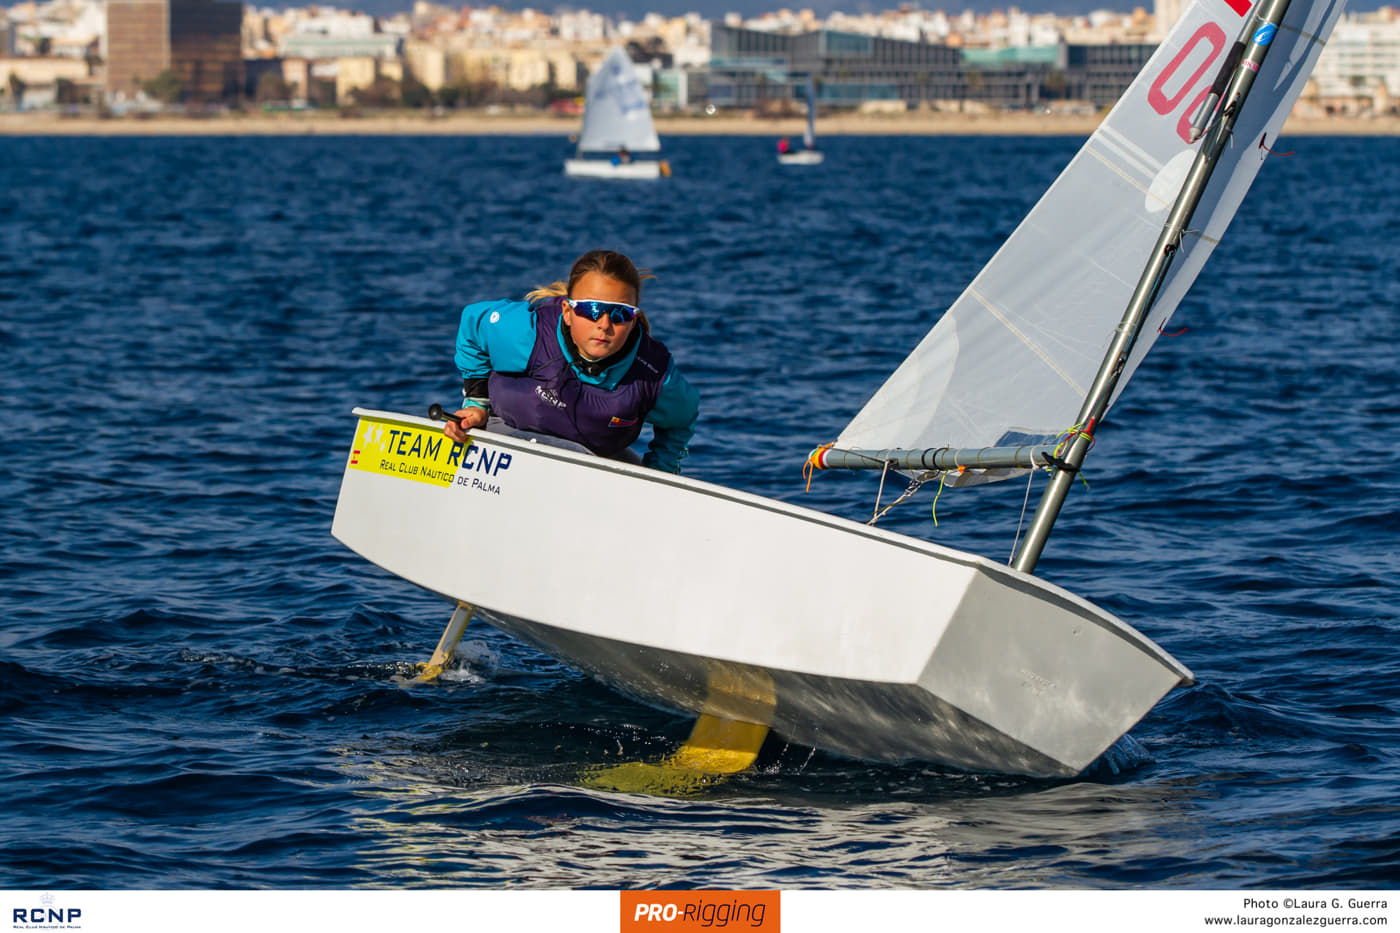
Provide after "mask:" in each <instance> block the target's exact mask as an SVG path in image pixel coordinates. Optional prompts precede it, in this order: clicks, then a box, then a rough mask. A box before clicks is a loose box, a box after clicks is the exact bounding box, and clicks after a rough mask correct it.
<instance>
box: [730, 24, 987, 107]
mask: <svg viewBox="0 0 1400 933" xmlns="http://www.w3.org/2000/svg"><path fill="white" fill-rule="evenodd" d="M961 70H962V58H961V56H960V54H959V53H958V50H957V49H954V48H949V47H948V46H945V45H934V44H932V43H928V42H908V41H903V40H899V39H889V38H885V37H883V36H871V35H862V34H858V33H846V32H836V31H833V30H829V29H821V30H816V31H814V32H807V33H800V34H797V35H793V34H787V33H779V32H767V31H764V30H757V29H748V28H745V27H742V26H732V25H727V24H724V23H719V22H715V23H711V24H710V75H709V90H708V95H709V102H710V103H711V104H713V105H715V106H716V107H726V108H739V109H745V110H748V109H759V110H763V109H765V108H771V107H774V106H775V104H779V103H780V104H784V105H785V104H786V103H788V102H791V101H793V100H794V99H796V98H797V97H799V96H800V95H801V94H802V93H803V88H804V87H805V85H806V81H807V77H808V75H810V76H812V78H813V79H814V80H815V84H816V86H817V99H818V101H819V102H820V103H821V104H823V105H826V106H833V107H845V108H856V107H859V106H861V105H862V104H865V103H867V102H875V101H886V102H900V101H902V102H906V103H907V102H910V101H921V100H922V101H932V100H936V99H939V98H953V97H956V96H957V95H958V90H959V86H960V81H961ZM773 112H775V113H776V112H781V110H776V109H775V110H774V111H773Z"/></svg>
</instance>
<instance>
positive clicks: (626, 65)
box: [578, 48, 661, 154]
mask: <svg viewBox="0 0 1400 933" xmlns="http://www.w3.org/2000/svg"><path fill="white" fill-rule="evenodd" d="M622 148H626V149H627V150H628V151H630V152H658V151H659V150H660V149H661V141H660V140H659V139H657V136H656V126H655V125H654V124H653V123H652V120H651V104H650V103H648V101H647V95H646V92H645V91H644V90H643V89H642V82H641V81H639V80H637V69H636V68H635V67H634V66H633V65H632V60H631V59H630V58H628V57H627V53H626V52H624V51H623V50H622V49H621V48H615V49H613V50H612V51H611V52H609V53H608V54H607V56H606V57H605V58H604V59H603V63H602V65H600V66H599V67H598V70H597V71H595V72H593V74H591V75H589V77H588V93H587V96H586V97H585V99H584V109H583V132H582V133H580V134H579V139H578V151H579V153H580V154H582V153H585V152H617V151H618V150H619V149H622Z"/></svg>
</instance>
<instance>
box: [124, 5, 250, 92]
mask: <svg viewBox="0 0 1400 933" xmlns="http://www.w3.org/2000/svg"><path fill="white" fill-rule="evenodd" d="M242 25H243V6H242V4H241V3H238V2H235V0H107V28H106V47H105V49H104V54H103V58H104V59H105V60H106V63H107V79H106V90H107V96H108V99H109V100H111V101H113V102H118V103H120V102H124V101H129V100H134V99H136V98H138V97H140V96H142V95H143V94H144V91H145V90H146V89H147V88H148V87H149V86H150V82H153V81H155V80H156V79H158V78H160V77H161V76H162V75H168V76H170V77H171V78H173V79H174V82H176V83H172V84H170V85H168V86H169V87H171V88H173V92H175V93H178V96H179V98H180V99H181V100H183V101H185V102H187V103H206V102H213V101H220V100H232V99H236V98H238V97H239V96H240V95H241V94H242V93H243V53H242Z"/></svg>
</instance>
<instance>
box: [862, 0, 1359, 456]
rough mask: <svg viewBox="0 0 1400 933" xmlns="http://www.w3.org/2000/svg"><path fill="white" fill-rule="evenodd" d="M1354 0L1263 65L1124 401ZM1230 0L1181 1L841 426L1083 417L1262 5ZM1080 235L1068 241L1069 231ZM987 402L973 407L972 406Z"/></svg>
mask: <svg viewBox="0 0 1400 933" xmlns="http://www.w3.org/2000/svg"><path fill="white" fill-rule="evenodd" d="M1341 9H1342V3H1341V2H1336V3H1331V4H1328V3H1322V4H1317V5H1307V4H1297V5H1296V9H1290V10H1288V12H1287V13H1286V19H1285V22H1284V28H1282V29H1280V30H1279V31H1278V33H1277V35H1276V36H1274V37H1273V38H1272V42H1273V46H1274V47H1273V49H1272V50H1271V51H1270V53H1269V55H1268V57H1267V58H1265V59H1264V61H1263V63H1262V65H1261V71H1260V72H1259V74H1258V80H1257V82H1256V86H1255V88H1254V92H1253V93H1252V94H1251V95H1250V97H1249V98H1248V99H1247V100H1246V101H1245V103H1244V106H1243V107H1242V108H1241V112H1240V113H1239V114H1238V115H1237V117H1236V118H1235V122H1234V134H1235V135H1234V137H1233V139H1232V141H1231V143H1230V145H1229V146H1228V147H1227V148H1226V150H1225V152H1224V153H1223V154H1222V156H1221V157H1220V160H1219V164H1218V169H1217V171H1216V172H1215V173H1214V175H1212V176H1211V178H1210V181H1209V184H1208V185H1207V187H1206V189H1205V191H1204V193H1203V195H1202V197H1201V199H1200V202H1199V206H1198V208H1197V210H1196V213H1195V216H1194V220H1193V223H1192V225H1191V229H1190V230H1188V231H1185V234H1186V235H1185V236H1184V237H1183V238H1182V240H1181V242H1180V244H1179V249H1178V250H1177V254H1176V256H1175V261H1174V262H1173V263H1172V265H1171V267H1170V268H1169V270H1168V271H1167V272H1166V274H1165V275H1164V276H1163V277H1162V279H1161V281H1160V283H1159V286H1158V288H1157V292H1156V294H1155V297H1154V301H1153V303H1152V305H1151V306H1150V308H1149V309H1148V312H1147V314H1146V319H1145V321H1144V322H1143V326H1142V328H1141V336H1140V337H1139V338H1138V339H1137V340H1136V342H1135V343H1134V344H1133V345H1132V346H1131V350H1130V352H1129V353H1128V354H1127V356H1126V359H1125V360H1124V363H1123V371H1122V376H1121V378H1120V379H1119V380H1118V381H1117V382H1116V384H1115V386H1114V387H1113V393H1112V394H1113V399H1111V400H1110V404H1111V403H1112V401H1113V400H1116V398H1117V397H1118V395H1119V394H1120V393H1121V392H1122V390H1123V388H1124V387H1125V386H1126V384H1127V382H1128V380H1129V378H1131V376H1132V374H1133V372H1134V371H1135V370H1136V368H1137V366H1138V365H1139V364H1140V363H1141V361H1142V359H1143V357H1144V356H1145V355H1146V353H1147V352H1148V350H1149V349H1150V348H1151V346H1152V344H1153V342H1154V341H1155V339H1156V337H1157V336H1158V333H1159V331H1160V328H1161V327H1162V325H1163V324H1164V323H1165V322H1166V320H1167V319H1168V318H1169V317H1170V316H1171V314H1172V313H1173V311H1174V310H1175V309H1176V307H1177V305H1178V304H1179V303H1180V301H1181V299H1182V297H1183V296H1184V295H1185V293H1186V291H1187V289H1188V288H1189V287H1190V285H1191V284H1192V282H1193V281H1194V280H1195V278H1196V275H1197V274H1198V272H1199V271H1200V269H1201V267H1202V266H1203V265H1204V263H1205V261H1206V259H1207V258H1208V257H1209V255H1210V253H1211V251H1212V249H1213V248H1214V246H1215V245H1216V244H1217V243H1218V242H1219V240H1220V238H1221V235H1222V234H1223V233H1224V231H1225V228H1226V227H1227V226H1228V224H1229V222H1230V220H1231V218H1232V217H1233V216H1234V213H1235V211H1236V209H1237V208H1238V206H1239V204H1240V203H1241V201H1242V200H1243V198H1244V196H1245V193H1246V192H1247V191H1248V188H1249V186H1250V184H1251V183H1252V181H1253V179H1254V177H1255V175H1256V174H1257V173H1258V171H1259V168H1260V166H1261V164H1262V163H1263V161H1264V159H1265V158H1267V156H1268V154H1269V151H1268V149H1267V147H1266V145H1264V144H1265V141H1266V140H1268V139H1274V138H1276V137H1277V135H1278V132H1279V130H1280V129H1281V127H1282V125H1283V123H1284V120H1285V119H1286V118H1287V115H1288V111H1289V109H1290V108H1291V106H1292V103H1293V101H1294V100H1296V99H1297V97H1298V95H1299V93H1301V91H1302V87H1303V84H1304V82H1305V81H1306V80H1307V78H1308V75H1309V74H1310V73H1311V71H1312V67H1313V64H1314V63H1315V61H1316V58H1317V55H1318V53H1319V52H1320V50H1321V41H1322V40H1323V39H1325V37H1326V36H1327V34H1328V33H1329V32H1330V30H1331V28H1332V25H1333V24H1334V23H1335V21H1336V19H1337V17H1338V16H1339V15H1340V13H1341ZM1253 16H1254V13H1253V11H1252V10H1251V9H1245V10H1244V11H1243V12H1241V11H1240V10H1239V9H1237V8H1236V7H1235V6H1231V4H1230V3H1228V2H1226V0H1200V2H1198V3H1196V4H1195V5H1194V6H1192V7H1191V8H1190V9H1189V10H1188V11H1187V12H1186V14H1185V15H1183V16H1182V18H1181V20H1180V21H1179V22H1178V24H1177V26H1176V27H1175V28H1174V29H1173V30H1172V32H1171V34H1170V35H1169V36H1168V37H1167V39H1166V40H1165V41H1164V42H1163V43H1162V45H1161V46H1159V48H1158V50H1157V52H1156V53H1155V54H1154V55H1153V56H1152V58H1151V59H1150V60H1149V61H1148V63H1147V64H1146V65H1145V66H1144V68H1143V71H1142V73H1140V74H1139V76H1138V77H1137V79H1135V80H1134V81H1133V83H1132V85H1131V86H1130V87H1129V88H1128V90H1127V91H1126V92H1125V93H1124V95H1123V97H1122V98H1121V99H1120V100H1119V102H1118V104H1117V105H1116V106H1115V107H1114V108H1113V110H1112V111H1111V112H1110V113H1109V114H1108V116H1107V117H1106V118H1105V119H1104V121H1103V123H1102V124H1101V125H1100V127H1099V128H1098V129H1097V130H1096V131H1095V132H1094V133H1093V134H1092V135H1091V137H1090V138H1089V139H1088V140H1087V141H1086V143H1085V145H1084V146H1083V147H1082V148H1081V149H1080V151H1079V153H1078V154H1077V155H1076V156H1075V157H1074V159H1072V160H1071V162H1070V163H1069V165H1068V166H1067V167H1066V168H1065V170H1064V171H1063V172H1062V173H1061V174H1060V176H1059V177H1058V178H1057V179H1056V180H1055V182H1054V183H1053V184H1052V185H1051V186H1050V189H1049V190H1048V191H1047V192H1046V194H1045V195H1044V197H1042V198H1041V200H1040V201H1039V202H1038V203H1037V204H1036V205H1035V207H1034V208H1032V210H1031V212H1030V213H1029V214H1028V215H1027V217H1026V219H1025V220H1024V221H1023V222H1022V223H1021V225H1020V226H1018V227H1017V228H1016V230H1015V231H1013V232H1012V234H1011V236H1010V237H1008V238H1007V240H1006V242H1005V243H1003V244H1002V246H1001V248H1000V249H998V250H997V252H996V254H995V255H994V256H993V257H992V258H991V260H990V261H989V262H988V264H987V265H986V267H984V268H983V270H982V271H981V273H979V274H978V276H977V277H976V278H975V279H974V280H973V282H972V283H971V284H970V285H969V286H968V288H967V290H966V291H964V292H963V294H962V295H961V296H960V297H959V298H958V299H957V300H956V301H955V302H954V303H953V304H952V306H951V307H949V309H948V310H947V311H946V312H945V313H944V314H943V315H942V317H941V318H940V319H939V320H938V321H937V323H936V324H935V325H934V327H933V329H932V330H931V331H930V332H929V333H928V335H927V336H926V337H925V338H924V340H923V341H921V342H920V344H919V346H918V347H917V348H915V350H914V351H913V352H912V353H911V354H910V355H909V357H908V358H906V360H905V361H904V362H903V363H902V364H901V365H900V366H899V367H898V368H897V369H896V370H895V372H894V373H893V374H892V375H891V376H890V377H889V379H888V380H887V381H886V382H885V384H884V385H883V386H882V387H881V388H880V389H879V390H878V391H877V392H876V393H875V395H874V396H873V397H872V398H871V399H870V400H869V402H867V403H866V405H865V406H864V407H863V408H862V409H861V411H860V412H859V413H857V415H856V416H855V418H854V419H852V421H851V422H850V424H848V425H847V426H846V428H845V429H844V430H843V431H842V432H841V434H840V436H839V437H838V438H837V440H836V442H835V445H836V447H838V448H841V449H848V450H878V449H920V448H941V447H954V448H980V447H993V446H997V445H998V444H1000V443H1001V439H1002V438H1004V437H1005V436H1007V435H1009V434H1016V433H1020V434H1026V433H1029V434H1032V435H1054V434H1055V433H1056V432H1058V431H1060V430H1063V428H1064V426H1066V425H1069V424H1073V423H1075V422H1076V421H1077V420H1078V418H1079V412H1080V410H1081V408H1082V406H1083V404H1084V402H1085V399H1086V396H1087V392H1088V391H1089V390H1088V389H1086V388H1085V387H1088V386H1092V385H1093V384H1094V383H1095V380H1096V379H1097V373H1098V370H1099V366H1100V364H1101V363H1102V361H1103V353H1104V351H1105V350H1106V349H1107V348H1108V347H1109V346H1110V344H1111V343H1113V341H1114V339H1115V329H1116V328H1117V326H1118V324H1119V322H1120V319H1121V318H1122V315H1123V312H1124V309H1125V308H1126V307H1128V306H1129V303H1130V301H1131V300H1132V299H1133V295H1134V291H1135V289H1136V287H1137V282H1138V279H1139V277H1140V275H1141V273H1142V270H1143V269H1144V268H1145V267H1146V266H1147V264H1148V263H1149V262H1150V261H1151V260H1152V257H1153V255H1154V253H1153V250H1154V248H1155V247H1154V244H1155V243H1156V240H1157V238H1158V236H1159V235H1160V233H1161V231H1162V227H1163V223H1164V221H1165V220H1166V218H1167V215H1168V213H1169V212H1170V211H1171V209H1172V205H1173V204H1174V203H1175V201H1176V199H1177V196H1178V193H1179V192H1180V191H1181V190H1182V188H1183V185H1184V184H1185V183H1186V180H1187V172H1188V170H1189V169H1190V167H1191V165H1192V164H1193V163H1194V160H1195V157H1196V152H1197V150H1198V149H1199V147H1200V143H1199V141H1197V142H1194V143H1192V142H1188V139H1191V138H1192V137H1191V136H1190V132H1191V128H1192V124H1193V119H1194V118H1195V117H1197V111H1198V110H1200V109H1201V108H1202V102H1203V101H1206V97H1207V92H1208V91H1209V90H1210V89H1211V86H1212V81H1213V80H1214V79H1215V77H1216V74H1217V73H1218V72H1219V71H1220V70H1221V63H1222V62H1224V61H1225V60H1226V56H1227V55H1228V53H1229V48H1230V46H1231V43H1232V41H1233V37H1234V36H1236V35H1239V34H1240V33H1241V31H1242V30H1243V29H1244V27H1245V26H1246V24H1247V22H1248V21H1249V19H1250V18H1252V17H1253ZM1067 244H1068V246H1067ZM972 411H976V412H977V414H976V415H975V417H974V418H972V419H969V418H968V417H967V415H968V413H969V412H972Z"/></svg>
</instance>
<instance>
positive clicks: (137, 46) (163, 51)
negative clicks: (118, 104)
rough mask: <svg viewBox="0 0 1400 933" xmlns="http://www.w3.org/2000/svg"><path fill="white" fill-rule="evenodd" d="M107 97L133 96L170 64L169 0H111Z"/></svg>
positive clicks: (106, 56) (108, 24)
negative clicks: (143, 84)
mask: <svg viewBox="0 0 1400 933" xmlns="http://www.w3.org/2000/svg"><path fill="white" fill-rule="evenodd" d="M103 58H105V59H106V60H107V97H108V98H109V99H111V100H129V99H130V98H132V97H134V96H136V93H137V91H139V90H141V84H142V83H143V82H145V81H150V80H151V79H153V78H155V77H156V76H157V75H159V74H160V73H161V72H162V71H165V70H166V69H167V68H169V67H170V4H169V0H107V48H106V49H104V50H103Z"/></svg>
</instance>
